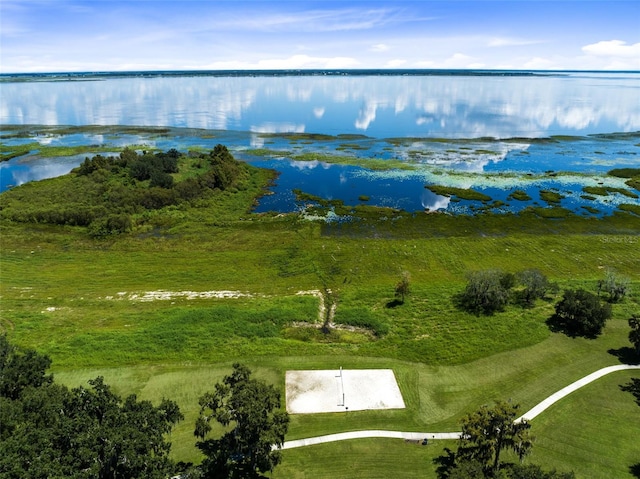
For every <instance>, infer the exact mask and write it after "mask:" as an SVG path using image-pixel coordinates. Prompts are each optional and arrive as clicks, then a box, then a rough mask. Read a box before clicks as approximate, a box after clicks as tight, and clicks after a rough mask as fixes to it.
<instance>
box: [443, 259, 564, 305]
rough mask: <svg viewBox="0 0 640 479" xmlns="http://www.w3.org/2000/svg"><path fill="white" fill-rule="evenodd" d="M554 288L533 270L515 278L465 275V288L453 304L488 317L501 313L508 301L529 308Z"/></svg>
mask: <svg viewBox="0 0 640 479" xmlns="http://www.w3.org/2000/svg"><path fill="white" fill-rule="evenodd" d="M555 288H556V286H555V285H554V284H553V283H550V282H549V280H548V279H547V277H546V276H545V275H544V274H542V272H540V271H539V270H537V269H528V270H524V271H521V272H519V273H517V274H512V273H507V272H504V271H501V270H497V269H489V270H481V271H473V272H471V273H469V275H468V282H467V286H466V287H465V289H464V291H462V292H461V293H460V294H458V295H457V296H456V298H455V300H456V302H457V304H458V306H459V307H460V308H461V309H464V310H465V311H469V312H471V313H475V314H487V315H491V314H494V313H496V312H498V311H502V310H503V309H504V307H505V306H506V305H507V304H508V303H509V302H510V301H514V302H516V303H518V304H520V305H522V306H524V307H531V306H533V304H534V303H535V300H536V299H542V298H544V297H545V296H546V295H547V293H548V292H550V291H552V290H554V289H555Z"/></svg>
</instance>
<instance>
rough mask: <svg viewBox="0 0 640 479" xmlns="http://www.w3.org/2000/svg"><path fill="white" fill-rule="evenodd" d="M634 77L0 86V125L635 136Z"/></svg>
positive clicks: (639, 97) (638, 102)
mask: <svg viewBox="0 0 640 479" xmlns="http://www.w3.org/2000/svg"><path fill="white" fill-rule="evenodd" d="M639 79H640V74H636V75H634V74H624V75H614V74H610V73H607V74H590V75H585V74H572V75H566V76H560V75H550V76H526V77H513V76H482V77H480V76H428V75H427V76H330V77H327V76H292V77H285V76H268V77H207V76H198V77H159V78H158V77H157V78H139V77H127V78H109V79H106V80H102V81H82V82H80V81H58V82H21V83H3V84H2V90H3V94H2V95H1V96H0V123H8V124H49V125H54V124H58V125H67V124H69V125H88V124H100V125H161V126H177V127H195V128H206V129H221V130H241V131H256V132H287V131H288V132H302V131H305V132H313V133H329V134H340V133H361V134H366V135H369V136H373V137H376V138H383V137H394V136H398V137H407V136H418V137H457V138H461V137H464V138H474V137H482V136H493V137H500V138H505V137H518V136H526V137H540V136H548V135H553V134H579V135H583V134H589V133H602V132H613V131H633V130H638V129H640V82H638V80H639Z"/></svg>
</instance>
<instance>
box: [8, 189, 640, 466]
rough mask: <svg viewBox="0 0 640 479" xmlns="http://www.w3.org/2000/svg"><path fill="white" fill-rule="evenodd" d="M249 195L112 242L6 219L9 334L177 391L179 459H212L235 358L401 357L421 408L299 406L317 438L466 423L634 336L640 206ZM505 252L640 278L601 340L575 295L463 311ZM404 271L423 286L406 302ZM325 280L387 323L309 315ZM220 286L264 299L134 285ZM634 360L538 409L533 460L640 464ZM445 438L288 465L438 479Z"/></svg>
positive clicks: (308, 364)
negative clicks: (398, 210) (210, 437)
mask: <svg viewBox="0 0 640 479" xmlns="http://www.w3.org/2000/svg"><path fill="white" fill-rule="evenodd" d="M254 187H257V185H254ZM240 195H242V193H240ZM238 198H239V197H238V196H237V195H235V194H233V193H230V194H225V195H219V196H218V197H216V198H215V201H216V202H218V205H224V206H223V208H222V210H223V211H226V213H224V212H221V210H220V208H218V209H215V210H214V209H212V208H210V206H211V205H209V207H207V206H206V205H205V206H202V205H201V207H199V208H193V209H171V210H169V211H166V212H163V213H154V214H155V215H156V218H155V219H154V221H152V222H151V224H153V225H155V226H153V227H152V228H146V229H144V230H143V231H136V232H134V233H132V234H129V235H124V236H121V237H116V238H108V239H101V240H96V239H90V238H89V237H88V236H87V235H86V233H85V232H84V230H83V229H81V228H76V227H53V226H47V225H42V224H29V225H22V224H16V223H11V222H8V221H5V222H3V225H2V227H3V230H2V236H1V238H0V240H1V247H2V255H1V258H0V279H1V281H0V295H1V299H2V315H1V317H0V327H1V329H2V331H4V332H6V333H7V334H8V336H9V338H10V340H11V341H13V342H15V343H17V344H20V345H23V346H28V347H33V348H36V349H37V350H38V351H40V352H42V353H45V354H47V355H49V356H50V357H51V358H52V360H53V372H54V374H55V376H56V378H57V380H58V381H61V382H63V383H65V384H68V385H79V384H83V383H85V382H86V381H87V380H88V379H91V378H93V377H95V376H98V375H103V376H104V377H105V380H106V382H107V383H108V384H111V385H112V386H113V387H114V388H115V389H116V391H117V392H118V393H120V394H130V393H135V394H137V395H138V396H139V397H140V398H144V399H151V400H153V401H159V400H161V399H162V398H163V397H167V398H171V399H174V400H175V401H177V402H178V404H179V405H180V407H181V409H182V411H183V412H184V414H185V417H186V419H185V420H184V421H183V422H181V423H180V424H179V425H178V426H177V428H176V429H175V430H174V431H173V432H172V434H171V440H172V443H173V452H172V456H173V458H174V459H176V460H183V461H195V462H197V461H198V460H199V459H200V456H199V455H198V452H197V450H196V449H195V447H194V442H195V441H194V437H193V426H194V420H195V417H196V415H197V412H198V411H197V408H198V405H197V400H198V397H199V396H200V395H201V394H203V393H204V392H206V391H208V390H211V389H212V388H213V385H214V384H215V383H216V382H217V381H219V380H220V379H221V378H222V377H223V376H224V375H226V374H228V373H229V371H230V368H231V364H232V363H233V362H234V361H241V362H244V363H246V364H248V365H249V367H250V368H252V369H253V370H254V371H255V373H256V375H257V376H258V377H259V378H262V379H265V380H267V381H268V382H270V383H274V384H276V385H277V387H279V388H280V389H281V391H283V393H284V373H285V371H286V370H288V369H302V368H304V369H329V368H338V367H340V366H342V367H344V368H392V369H393V370H394V371H395V374H396V377H397V378H398V382H399V385H400V388H401V391H402V393H403V396H404V400H405V403H406V405H407V407H406V409H404V410H394V411H363V412H352V413H347V414H319V415H308V416H307V415H296V416H292V418H291V424H290V428H289V433H288V435H287V439H297V438H303V437H311V436H316V435H322V434H329V433H335V432H342V431H348V430H362V429H392V430H404V431H424V432H428V431H433V432H446V431H455V430H458V428H459V421H460V419H461V418H462V417H463V416H464V415H465V414H466V413H468V412H470V411H473V410H474V409H476V408H477V407H479V406H480V405H483V404H487V403H491V402H492V401H494V400H497V399H505V400H512V401H515V402H518V403H520V404H521V405H522V409H523V411H526V410H528V409H529V408H531V407H533V406H534V405H535V404H537V403H538V402H539V401H541V400H542V399H544V398H545V397H547V396H548V395H550V394H552V393H553V392H555V391H557V390H558V389H561V388H562V387H564V386H566V385H568V384H569V383H571V382H573V381H575V380H576V379H578V378H580V377H582V376H584V375H586V374H589V373H591V372H593V371H595V370H597V369H599V368H601V367H604V366H609V365H613V364H619V363H620V359H619V356H624V352H625V350H624V348H625V347H627V348H628V346H629V343H628V340H627V334H628V326H627V323H626V320H627V318H628V317H629V316H630V315H631V314H634V313H638V312H640V248H638V241H639V236H638V234H639V232H640V221H638V220H637V218H635V217H633V216H631V215H623V214H620V215H618V216H616V217H613V218H609V219H607V220H602V221H597V220H593V221H591V220H582V219H566V220H561V221H555V220H540V219H539V218H534V217H530V218H527V217H511V216H505V217H503V218H500V217H496V216H493V215H487V216H480V217H478V218H475V219H470V218H451V217H440V216H434V217H426V216H425V217H419V218H414V219H412V218H410V217H408V216H407V217H401V218H399V219H398V221H397V222H395V223H393V224H391V222H387V223H385V224H382V223H376V220H374V219H371V218H370V219H364V220H362V222H361V223H360V224H358V225H344V226H340V227H337V226H334V227H327V226H325V225H322V224H318V223H309V222H305V221H300V219H299V218H298V217H296V216H291V215H289V216H275V215H262V216H258V215H251V214H248V213H247V212H246V210H247V207H246V204H244V206H243V203H242V201H244V200H240V199H238ZM378 226H380V227H379V228H378ZM488 268H501V269H503V270H505V271H508V272H513V273H515V272H518V271H521V270H524V269H530V268H537V269H539V270H541V271H542V272H543V273H544V274H546V275H547V276H548V277H549V279H550V280H552V281H555V282H557V283H558V284H559V286H560V288H561V289H562V288H569V287H570V288H577V287H583V288H586V289H589V290H591V291H595V288H596V284H597V281H598V280H599V279H601V278H603V277H604V273H605V270H606V269H607V268H612V269H615V271H617V272H618V273H619V274H620V275H623V276H625V277H627V278H629V279H630V281H631V286H632V293H631V294H630V295H629V296H628V297H627V298H626V299H625V301H624V302H623V303H621V304H616V305H614V308H613V311H614V317H613V319H612V320H610V321H609V323H608V325H607V326H606V328H605V330H604V333H603V335H602V336H601V337H599V338H598V339H596V340H586V339H581V338H575V339H572V338H568V337H566V336H564V335H562V334H558V333H551V332H550V331H549V329H548V327H547V326H546V324H545V321H546V320H547V319H548V318H549V316H550V315H551V314H552V312H553V305H554V302H555V301H556V300H557V299H558V298H559V297H560V293H559V294H558V295H556V296H555V297H550V298H548V299H547V300H544V301H538V302H537V303H536V305H535V307H533V308H530V309H523V308H521V307H519V306H516V305H510V306H508V307H507V309H506V310H505V311H504V312H500V313H497V314H496V315H494V316H488V317H485V316H479V317H478V316H475V315H472V314H468V313H465V312H462V311H459V310H458V309H456V308H455V306H454V305H453V301H452V298H453V296H454V295H455V294H456V293H458V292H459V291H460V290H461V289H462V288H463V287H464V285H465V281H466V279H465V278H466V276H465V275H466V274H467V273H468V272H469V271H472V270H479V269H488ZM403 271H408V272H409V273H410V275H411V293H410V294H409V296H408V298H407V301H406V302H405V304H403V305H401V306H397V307H394V308H389V307H387V303H389V302H390V301H391V300H393V297H394V296H393V293H394V286H395V284H396V282H397V281H398V279H399V278H400V274H401V273H402V272H403ZM323 288H329V289H331V290H332V291H333V294H334V297H335V298H337V302H338V308H337V312H336V317H335V321H336V322H337V323H338V324H339V323H340V322H341V321H342V322H344V323H350V324H353V322H354V320H356V319H360V318H365V319H366V320H367V321H368V323H367V324H374V325H377V326H376V327H377V328H379V331H383V332H382V333H379V334H375V331H372V330H368V329H363V328H353V327H349V328H346V327H345V328H342V329H341V328H338V329H335V330H334V331H332V333H331V334H329V335H327V336H325V335H323V334H321V333H318V332H317V330H315V329H312V328H309V327H302V326H300V324H301V323H306V324H308V325H315V326H319V325H320V323H319V317H318V306H319V305H318V299H317V298H316V297H314V296H309V295H305V296H300V295H297V293H298V292H299V291H309V290H322V289H323ZM220 290H226V291H235V292H240V293H242V294H243V295H244V296H242V297H240V298H235V299H215V298H202V299H186V298H185V297H184V296H179V295H174V296H173V297H172V298H171V299H166V300H155V301H139V300H136V299H133V298H132V295H137V296H138V297H140V296H143V295H144V294H145V293H146V292H150V291H166V292H174V293H178V292H183V291H194V292H206V291H220ZM616 351H617V352H618V354H615V353H616ZM635 374H636V375H637V373H635ZM632 375H633V374H632V373H615V374H613V375H611V376H610V377H607V378H604V379H602V380H600V381H599V382H597V383H594V384H592V385H590V386H588V387H587V388H585V389H584V390H581V391H579V392H577V393H574V394H573V395H571V396H570V397H569V398H567V399H566V400H564V401H563V402H561V403H559V404H557V405H555V406H554V407H553V408H551V409H550V410H548V411H546V412H545V413H543V414H542V415H541V416H540V417H538V418H536V419H535V420H534V421H533V433H534V435H535V436H536V437H537V441H536V445H535V446H534V449H533V455H532V457H531V461H533V462H535V463H538V464H540V465H542V466H544V467H547V468H550V467H557V468H558V469H561V470H571V469H573V470H575V471H576V474H577V476H578V477H585V478H587V477H589V478H591V477H621V478H624V477H633V475H632V474H631V472H630V469H629V468H630V467H631V466H632V465H633V464H635V463H637V462H640V457H638V454H637V445H636V441H637V431H638V426H639V425H640V424H639V423H638V420H637V418H638V412H640V411H639V410H638V408H637V405H636V404H635V403H634V401H633V397H632V396H631V394H629V393H625V392H622V391H620V389H619V387H618V386H619V385H620V384H623V383H624V382H625V380H627V381H628V378H629V377H631V376H632ZM634 421H635V422H634ZM444 446H449V447H453V446H454V444H453V443H434V444H430V445H429V446H417V445H415V444H408V443H404V442H403V441H399V440H388V439H367V440H357V441H347V442H344V443H335V444H326V445H322V446H313V447H309V448H303V449H298V450H290V451H285V452H284V454H283V458H284V459H283V463H282V464H281V465H280V466H279V467H278V468H277V469H276V470H275V471H274V473H273V475H272V477H274V478H275V477H277V478H303V477H314V478H323V477H327V478H328V477H362V478H376V477H388V476H389V475H391V474H396V475H400V476H403V477H418V476H419V477H435V472H434V469H435V468H434V466H433V464H432V460H433V458H434V457H436V456H438V455H439V454H440V453H441V452H442V448H443V447H444ZM594 458H595V459H594ZM596 459H597V460H596ZM612 471H613V472H612ZM612 473H613V474H614V475H613V476H612V475H611V474H612ZM607 474H609V475H607Z"/></svg>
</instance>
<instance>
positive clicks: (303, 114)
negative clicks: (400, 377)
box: [0, 72, 640, 212]
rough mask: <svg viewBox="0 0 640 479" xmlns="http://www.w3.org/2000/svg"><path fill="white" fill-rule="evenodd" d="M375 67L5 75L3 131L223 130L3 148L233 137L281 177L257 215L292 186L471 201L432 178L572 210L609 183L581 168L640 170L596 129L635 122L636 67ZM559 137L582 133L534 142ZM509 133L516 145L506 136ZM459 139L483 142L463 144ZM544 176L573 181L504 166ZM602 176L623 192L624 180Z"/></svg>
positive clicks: (17, 168)
mask: <svg viewBox="0 0 640 479" xmlns="http://www.w3.org/2000/svg"><path fill="white" fill-rule="evenodd" d="M374 73H375V72H370V73H368V74H348V73H347V72H342V73H341V74H335V72H334V74H318V73H317V74H314V75H305V74H300V73H297V74H293V75H283V74H270V75H265V74H261V75H256V74H253V75H246V74H232V75H227V76H224V75H220V74H216V75H206V74H192V75H189V74H185V75H179V74H175V73H174V74H165V75H149V74H138V75H133V74H132V75H109V74H103V75H71V76H62V75H58V76H46V75H44V76H31V77H29V76H11V75H4V76H0V123H1V124H4V125H136V126H169V127H177V128H197V129H206V130H215V134H211V135H204V134H192V133H190V132H189V130H185V133H184V134H177V135H172V136H171V137H170V138H167V137H164V138H157V137H153V136H147V137H145V136H144V135H143V136H135V135H134V136H132V137H130V138H129V137H126V138H125V137H123V136H122V135H120V136H117V135H116V136H114V135H104V136H101V135H96V134H86V135H58V136H55V135H54V136H53V137H52V136H47V137H42V136H36V135H34V136H33V138H30V139H29V138H28V139H15V138H10V137H9V136H7V135H6V134H7V131H3V133H4V135H3V138H2V143H3V144H5V145H9V146H10V145H11V144H12V142H13V144H15V142H18V141H22V142H24V141H40V142H44V143H47V144H60V145H64V144H74V143H76V144H77V143H83V142H84V143H87V144H107V145H108V144H113V145H114V146H118V145H120V144H122V142H123V141H130V142H132V143H137V144H140V143H145V142H146V143H147V144H150V145H153V146H159V147H163V148H166V147H174V146H175V147H178V148H182V149H185V150H186V149H188V148H189V147H194V146H199V147H212V146H213V145H215V143H218V142H221V143H225V144H228V145H229V146H230V147H231V148H232V149H233V151H234V152H235V153H236V154H237V155H238V156H239V157H241V158H242V159H245V160H246V161H250V162H252V163H255V164H260V165H263V166H268V167H271V168H275V169H278V170H279V171H280V172H281V175H280V179H279V182H278V185H277V186H276V187H275V190H274V191H275V192H276V195H273V196H271V197H268V198H265V199H264V200H263V202H262V203H261V206H260V207H259V208H258V210H263V211H264V210H268V209H273V210H277V211H290V210H292V209H294V208H295V207H296V206H295V203H294V201H293V197H292V194H291V189H292V188H300V189H302V190H304V191H306V192H308V193H311V194H314V195H318V196H322V197H325V198H329V199H330V198H340V199H343V200H344V201H345V202H347V203H350V204H353V203H357V202H358V198H359V197H360V196H363V195H366V196H370V198H371V199H370V204H376V205H381V206H382V205H384V206H395V207H401V208H404V209H408V210H413V211H417V210H421V209H423V208H427V209H437V208H442V209H450V210H452V211H453V210H455V209H456V208H458V209H460V208H462V209H464V206H465V203H464V202H458V203H457V204H453V203H451V202H449V201H448V198H443V197H441V196H438V195H434V194H433V193H431V192H428V191H425V189H424V185H425V184H428V183H435V182H438V183H446V184H448V185H449V186H462V187H473V188H474V189H479V190H481V191H486V192H488V193H489V194H490V195H491V196H492V197H493V198H494V199H500V200H502V199H503V197H504V199H506V196H507V193H506V192H507V190H508V189H509V188H514V187H518V188H520V189H524V190H527V191H533V190H535V189H536V188H537V189H540V188H551V189H556V190H563V195H564V196H565V197H566V198H567V199H566V200H563V205H562V206H565V207H568V208H571V209H574V210H576V209H579V208H580V207H581V206H584V205H583V204H582V203H581V200H580V194H579V192H580V188H582V187H584V186H585V185H587V186H588V185H592V184H593V185H596V184H598V183H602V178H599V177H595V176H592V177H590V178H585V177H584V175H585V174H587V175H602V174H604V172H606V171H607V169H611V168H616V167H639V166H640V158H639V157H638V154H639V153H640V151H639V147H638V144H639V142H640V140H639V138H638V136H637V135H634V134H631V135H618V136H616V137H612V136H611V135H607V136H597V135H602V134H611V133H634V132H638V131H639V130H640V73H586V72H580V73H578V72H567V73H548V72H547V73H545V72H531V73H528V74H523V73H522V72H518V73H514V72H477V73H476V74H470V73H469V72H467V73H464V72H410V73H411V74H404V73H401V72H396V74H388V73H389V72H387V74H384V75H379V74H374ZM4 130H6V128H5V129H4ZM177 131H179V130H177ZM285 133H309V134H325V135H333V136H336V137H337V136H338V135H352V137H350V138H349V139H344V138H345V137H342V140H341V139H340V138H336V141H335V142H330V141H326V139H325V140H322V141H320V140H315V139H314V138H313V137H307V138H305V139H304V140H305V141H300V138H298V139H297V140H296V141H292V140H291V137H287V136H286V135H282V136H278V135H277V134H285ZM269 134H276V135H275V136H273V135H269ZM353 135H364V136H366V137H367V138H357V137H354V136H353ZM559 135H562V136H572V137H580V138H571V139H566V138H556V139H555V141H553V142H550V143H544V142H539V141H538V142H536V141H534V140H535V139H539V138H545V137H551V136H556V137H557V136H559ZM593 135H596V136H593ZM211 137H214V138H211ZM354 138H355V139H354ZM489 138H491V140H490V139H489ZM513 138H517V139H518V141H514V140H509V139H513ZM390 139H393V140H390ZM398 139H404V140H402V141H399V140H398ZM433 139H448V140H450V142H449V143H447V141H437V142H436V141H433ZM460 139H464V140H470V139H476V140H475V141H471V142H469V141H467V142H466V143H465V142H462V143H461V142H460V141H457V140H460ZM501 140H508V141H501ZM256 148H262V149H264V148H270V149H273V150H274V151H277V152H279V153H278V154H273V155H269V154H265V153H264V152H262V155H261V156H260V157H258V156H256V155H255V154H253V153H255V151H254V150H255V149H256ZM252 152H253V153H252ZM304 153H322V154H330V155H336V154H337V155H353V156H357V157H360V158H362V159H363V160H366V159H367V158H369V159H373V158H375V159H377V160H379V159H395V160H400V161H405V162H407V163H409V164H411V165H413V166H414V167H415V168H414V170H412V171H409V172H407V171H403V170H399V169H390V170H388V171H384V172H379V171H374V170H371V169H368V168H367V167H366V163H362V162H361V163H359V166H353V165H351V166H344V165H334V164H330V162H323V161H321V159H320V160H316V161H311V162H310V161H299V160H300V158H301V155H302V154H304ZM81 159H82V158H56V159H51V158H41V157H38V156H37V155H36V156H27V157H23V158H16V159H14V160H11V161H10V162H5V163H2V164H1V166H0V173H2V176H3V178H2V185H1V187H2V189H6V188H7V187H9V186H11V185H16V184H20V183H22V182H24V181H28V180H33V179H39V178H44V177H49V176H55V175H57V174H64V173H66V172H67V171H69V169H70V168H72V167H73V166H75V165H77V164H78V162H79V161H81ZM544 171H554V172H556V171H561V172H572V173H575V175H574V176H571V175H569V176H567V177H565V178H562V179H558V178H557V177H554V178H553V179H547V181H546V183H544V184H543V182H542V179H541V180H540V182H538V183H536V184H535V185H533V186H532V183H531V181H530V180H529V182H528V183H525V182H523V181H521V180H517V181H516V180H514V179H513V175H512V176H509V175H504V174H502V173H508V172H520V173H528V174H529V175H531V174H538V173H541V172H544ZM443 172H444V175H443ZM500 174H502V176H500ZM508 178H511V179H508ZM606 181H609V182H611V185H610V186H612V187H620V186H623V187H624V184H623V183H621V182H620V181H616V180H614V179H607V180H606ZM501 192H502V194H501ZM571 192H574V193H575V194H573V195H571V194H570V193H571ZM597 200H601V201H599V203H601V204H599V205H596V206H598V209H600V210H601V211H604V212H610V211H611V210H612V208H615V205H616V204H617V203H620V202H625V203H629V202H631V203H633V204H637V200H634V199H633V198H630V197H628V196H624V197H623V196H620V197H617V196H615V195H613V196H610V197H608V198H606V199H601V198H598V199H597ZM518 205H519V206H518V207H523V206H524V205H525V204H524V203H523V204H520V203H518ZM516 209H517V207H516V206H513V207H512V208H511V210H516Z"/></svg>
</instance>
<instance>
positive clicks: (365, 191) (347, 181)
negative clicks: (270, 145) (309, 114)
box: [254, 160, 437, 212]
mask: <svg viewBox="0 0 640 479" xmlns="http://www.w3.org/2000/svg"><path fill="white" fill-rule="evenodd" d="M254 164H255V165H256V166H261V167H265V168H273V169H276V170H278V172H279V173H280V174H279V176H278V179H277V180H276V186H275V188H273V189H272V190H273V192H274V194H273V195H268V196H265V197H263V198H261V199H260V202H259V206H258V207H257V208H256V211H257V212H266V211H277V212H288V211H294V210H295V209H296V202H295V196H294V195H293V193H292V192H291V191H292V190H294V189H299V190H302V191H304V192H305V193H308V194H311V195H313V196H319V197H321V198H323V199H327V200H332V199H340V200H342V201H343V202H344V203H345V204H347V205H357V204H361V203H365V204H372V205H376V206H387V207H391V208H401V209H405V210H407V211H417V210H421V209H423V208H424V207H423V204H422V203H423V201H424V198H431V197H435V196H437V195H433V194H432V193H431V192H429V191H427V190H425V188H424V181H423V180H422V179H421V178H420V177H419V176H412V177H406V178H402V179H390V178H384V177H379V178H375V179H372V178H368V177H366V176H365V175H358V172H359V171H361V170H362V168H359V167H354V166H344V165H329V164H326V163H322V162H317V161H314V162H306V161H305V162H289V161H286V160H271V161H258V162H255V163H254ZM360 196H368V197H369V201H366V202H363V201H361V200H360V199H359V197H360Z"/></svg>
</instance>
